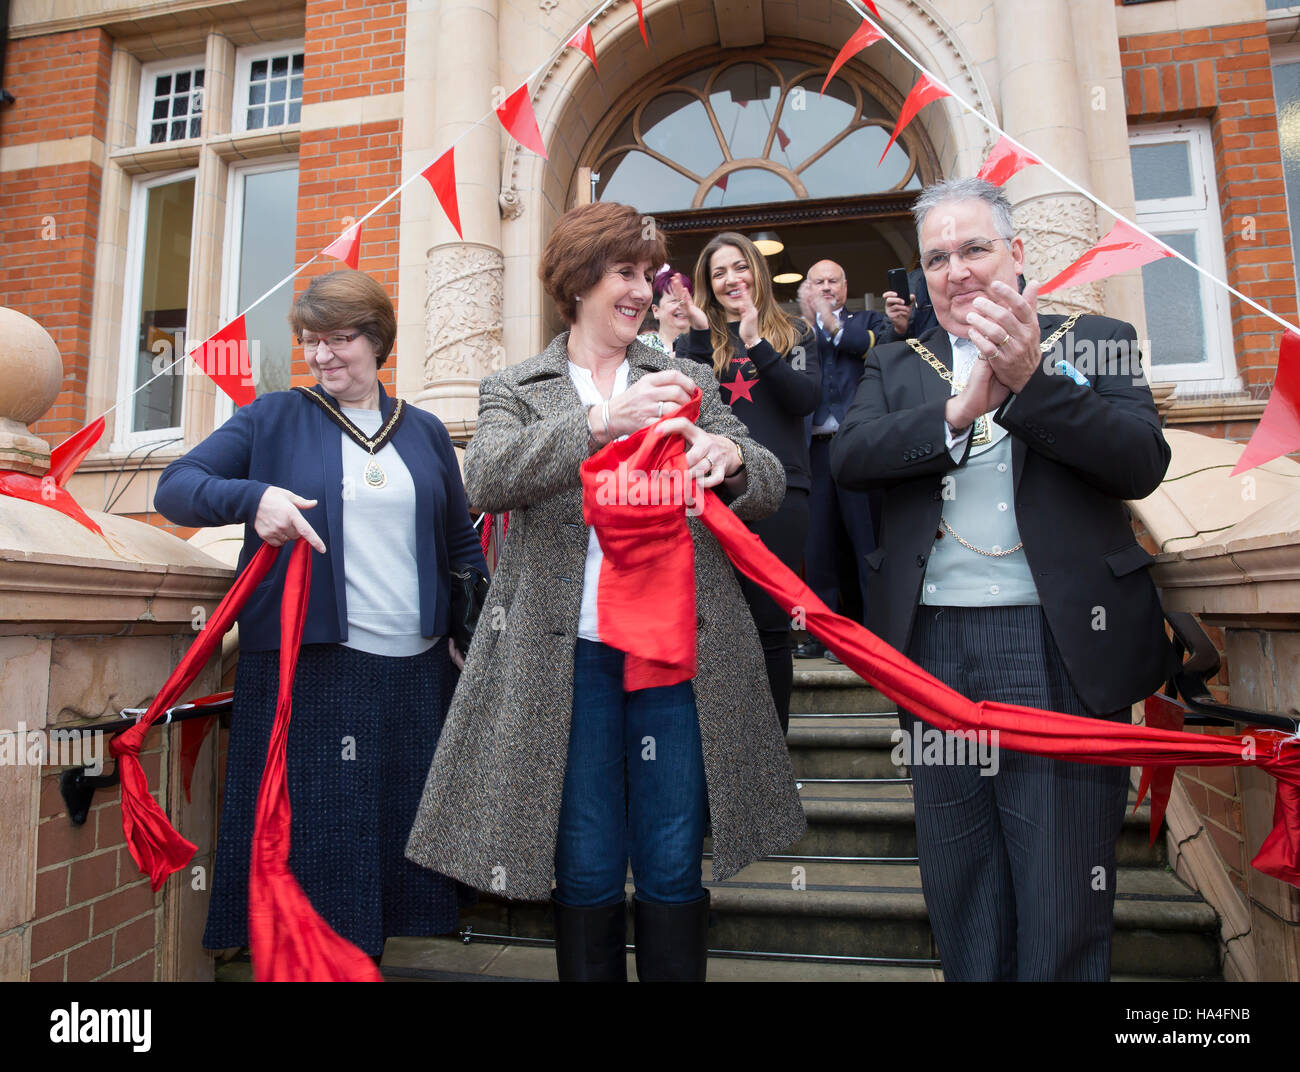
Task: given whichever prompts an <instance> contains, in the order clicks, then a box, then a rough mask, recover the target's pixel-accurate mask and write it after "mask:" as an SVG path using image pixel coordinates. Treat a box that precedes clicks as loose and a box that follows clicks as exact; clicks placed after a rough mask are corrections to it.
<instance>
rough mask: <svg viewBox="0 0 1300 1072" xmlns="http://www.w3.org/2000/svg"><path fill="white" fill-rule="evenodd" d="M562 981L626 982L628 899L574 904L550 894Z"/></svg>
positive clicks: (556, 963)
mask: <svg viewBox="0 0 1300 1072" xmlns="http://www.w3.org/2000/svg"><path fill="white" fill-rule="evenodd" d="M551 907H552V909H554V913H555V966H556V968H557V969H558V971H559V974H560V982H562V983H626V982H627V901H625V900H620V901H616V902H615V903H613V904H608V905H598V906H596V907H595V908H577V907H575V906H573V905H566V904H562V903H561V902H559V901H557V900H555V898H554V897H552V898H551Z"/></svg>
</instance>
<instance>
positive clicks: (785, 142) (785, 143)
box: [776, 127, 790, 152]
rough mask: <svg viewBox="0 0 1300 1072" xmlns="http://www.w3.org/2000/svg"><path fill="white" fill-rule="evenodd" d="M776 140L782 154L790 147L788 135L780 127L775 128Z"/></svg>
mask: <svg viewBox="0 0 1300 1072" xmlns="http://www.w3.org/2000/svg"><path fill="white" fill-rule="evenodd" d="M776 140H777V141H778V142H779V143H780V145H781V151H782V152H785V151H786V149H788V148H789V147H790V135H789V134H787V133H786V132H785V131H784V130H782V129H781V128H780V127H777V128H776Z"/></svg>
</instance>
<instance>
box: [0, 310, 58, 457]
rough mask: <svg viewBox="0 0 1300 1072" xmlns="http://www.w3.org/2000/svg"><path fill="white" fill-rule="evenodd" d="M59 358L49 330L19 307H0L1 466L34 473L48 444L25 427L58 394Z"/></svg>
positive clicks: (48, 453)
mask: <svg viewBox="0 0 1300 1072" xmlns="http://www.w3.org/2000/svg"><path fill="white" fill-rule="evenodd" d="M62 384H63V361H62V359H61V358H60V357H59V348H58V347H57V346H55V345H54V340H53V339H52V338H50V333H49V332H48V331H46V330H45V329H44V328H43V327H41V325H40V324H38V323H37V322H36V321H35V320H33V319H32V318H31V317H30V316H24V315H23V314H22V313H20V312H18V310H17V309H3V308H0V469H15V470H18V471H19V472H23V473H32V474H35V475H37V476H39V475H41V474H43V473H45V472H47V471H48V470H49V467H50V447H49V444H48V443H46V442H45V441H44V440H43V439H40V438H38V437H37V436H34V435H32V434H31V433H30V432H28V431H27V425H29V424H31V423H32V422H33V421H35V420H38V419H39V418H40V417H42V416H44V415H45V413H46V411H47V410H49V408H50V407H51V406H52V405H53V404H54V400H55V399H56V398H58V397H59V388H60V387H61V386H62Z"/></svg>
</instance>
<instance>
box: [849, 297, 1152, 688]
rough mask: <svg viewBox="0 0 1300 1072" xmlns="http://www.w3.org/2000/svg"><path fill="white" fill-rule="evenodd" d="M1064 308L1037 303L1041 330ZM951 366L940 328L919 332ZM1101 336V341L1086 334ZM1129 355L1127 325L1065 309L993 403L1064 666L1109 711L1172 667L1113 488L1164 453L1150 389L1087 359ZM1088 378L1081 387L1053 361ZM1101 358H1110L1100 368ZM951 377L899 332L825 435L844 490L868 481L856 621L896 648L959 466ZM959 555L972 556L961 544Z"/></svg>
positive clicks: (906, 629)
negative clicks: (1025, 368) (948, 477)
mask: <svg viewBox="0 0 1300 1072" xmlns="http://www.w3.org/2000/svg"><path fill="white" fill-rule="evenodd" d="M1063 320H1064V317H1061V316H1041V317H1039V323H1040V326H1041V327H1042V333H1043V338H1044V339H1046V338H1047V337H1048V336H1049V335H1050V334H1051V333H1052V332H1053V331H1054V330H1055V329H1056V328H1057V327H1059V326H1060V325H1061V323H1062V322H1063ZM921 341H922V342H923V343H924V344H925V345H926V346H927V347H928V348H929V349H930V351H931V352H932V353H934V355H935V356H936V357H937V358H938V359H939V360H940V361H942V362H943V363H944V364H945V365H946V366H947V367H948V368H949V369H950V370H951V368H952V352H951V349H950V347H949V343H948V334H947V332H946V331H945V330H944V329H943V328H942V327H938V328H934V329H932V330H931V331H930V332H928V333H927V335H926V336H925V337H924V338H923V339H922V340H921ZM1103 343H1109V347H1107V346H1104V345H1099V344H1103ZM1117 349H1118V352H1120V353H1125V354H1133V355H1136V353H1137V340H1136V334H1135V332H1134V330H1133V327H1132V325H1130V324H1126V323H1124V322H1122V321H1119V320H1112V319H1110V318H1108V317H1100V316H1085V317H1082V318H1080V319H1079V321H1078V322H1077V323H1076V324H1075V326H1074V328H1073V329H1072V330H1071V331H1070V332H1068V333H1067V334H1066V335H1065V336H1064V338H1063V339H1061V340H1060V341H1059V342H1058V343H1057V344H1056V346H1055V347H1054V349H1053V351H1052V353H1050V354H1047V355H1044V359H1043V361H1042V362H1040V364H1039V367H1038V368H1037V369H1036V370H1035V371H1034V374H1033V376H1032V377H1031V378H1030V380H1029V382H1028V383H1027V384H1025V387H1024V389H1023V390H1022V391H1021V392H1020V394H1019V395H1013V396H1011V398H1009V399H1008V400H1007V401H1006V403H1004V404H1003V406H1002V407H1000V408H999V410H998V411H997V413H996V414H995V415H994V418H993V419H994V420H996V421H997V422H998V423H999V424H1000V425H1002V426H1003V427H1005V428H1006V429H1007V430H1008V432H1009V433H1010V434H1011V436H1012V442H1011V455H1012V460H1013V479H1014V487H1015V509H1016V523H1017V525H1018V527H1019V529H1020V536H1021V539H1022V540H1023V541H1024V545H1025V547H1024V553H1025V556H1026V558H1027V559H1028V562H1029V568H1030V570H1031V572H1032V574H1033V579H1034V584H1035V585H1036V586H1037V589H1038V595H1039V600H1040V601H1041V603H1042V606H1043V611H1044V613H1045V615H1046V617H1047V622H1048V625H1049V627H1050V628H1051V630H1052V636H1053V638H1054V640H1055V641H1056V645H1057V647H1058V648H1059V649H1060V651H1061V655H1062V658H1063V659H1064V662H1065V668H1066V671H1067V673H1068V674H1069V676H1070V680H1071V682H1072V683H1073V685H1074V687H1075V689H1076V690H1077V691H1078V693H1079V695H1080V697H1082V699H1083V701H1084V703H1085V704H1086V705H1087V707H1088V709H1089V710H1091V711H1093V712H1095V713H1103V712H1108V711H1115V710H1118V709H1120V708H1123V707H1126V706H1128V705H1129V704H1131V703H1133V702H1135V701H1137V700H1140V699H1143V698H1145V697H1146V696H1149V695H1150V694H1151V693H1153V692H1155V691H1156V690H1157V689H1158V688H1159V687H1160V685H1161V683H1162V682H1164V681H1165V680H1166V679H1167V678H1168V677H1169V675H1170V674H1171V673H1172V671H1173V667H1174V655H1173V650H1172V648H1171V646H1170V644H1169V642H1168V640H1167V639H1166V637H1165V632H1164V616H1163V613H1162V611H1161V607H1160V600H1159V597H1158V595H1157V593H1156V590H1155V586H1154V584H1153V583H1152V581H1151V578H1150V576H1149V575H1148V573H1147V569H1146V567H1147V566H1148V565H1149V564H1150V563H1151V556H1150V555H1149V554H1147V552H1146V551H1145V550H1144V549H1143V548H1142V547H1141V546H1140V545H1139V544H1138V543H1137V541H1136V539H1135V538H1134V536H1133V529H1132V524H1131V521H1130V518H1129V513H1128V509H1127V507H1126V506H1125V503H1124V500H1126V499H1139V498H1143V497H1144V496H1146V495H1149V494H1150V493H1151V492H1152V491H1153V490H1155V488H1156V487H1157V486H1158V485H1159V483H1160V481H1161V480H1162V479H1163V478H1164V474H1165V470H1166V468H1167V467H1168V465H1169V458H1170V451H1169V446H1168V444H1167V443H1166V442H1165V439H1164V436H1163V435H1162V434H1161V431H1160V421H1159V418H1158V417H1157V415H1156V409H1155V404H1154V402H1153V401H1152V399H1151V391H1150V389H1149V388H1148V387H1147V386H1146V384H1145V382H1137V383H1134V382H1133V379H1134V377H1133V372H1132V371H1131V370H1130V369H1129V368H1128V367H1119V368H1115V367H1110V368H1106V367H1103V361H1102V360H1101V356H1102V355H1104V354H1105V353H1107V352H1108V351H1109V352H1111V353H1114V352H1116V350H1117ZM1061 359H1064V360H1066V361H1069V362H1070V363H1071V364H1073V365H1074V366H1075V367H1076V368H1077V369H1079V371H1081V372H1082V373H1083V374H1084V375H1085V376H1087V377H1088V379H1089V380H1090V381H1091V382H1090V383H1089V384H1088V386H1086V387H1085V386H1080V385H1079V384H1077V383H1076V382H1075V381H1074V380H1073V379H1072V378H1070V377H1069V376H1067V375H1064V374H1062V373H1060V372H1055V371H1052V372H1049V371H1046V370H1047V369H1051V368H1052V366H1053V365H1054V364H1055V362H1056V361H1058V360H1061ZM1113 364H1114V361H1113V360H1112V366H1113ZM949 395H950V388H949V385H948V383H947V382H945V381H944V379H943V378H942V377H941V376H940V375H939V374H938V373H937V372H935V371H934V370H933V369H932V368H931V367H930V366H929V365H928V364H927V363H926V362H925V361H924V360H923V359H922V358H921V356H920V355H919V354H917V353H916V352H915V351H914V350H912V348H911V347H910V346H908V345H907V344H906V343H903V342H898V343H890V344H887V345H885V346H879V347H877V348H876V349H874V350H872V351H871V352H870V353H869V354H868V355H867V359H866V364H865V370H864V373H863V377H862V382H861V384H860V385H859V387H858V392H857V396H856V399H855V401H854V404H853V407H852V408H851V409H850V411H849V414H848V417H847V419H846V420H845V422H844V424H843V425H842V427H841V428H840V431H839V433H838V434H837V435H836V437H835V439H834V440H833V441H832V442H831V472H832V473H833V474H834V477H835V480H836V481H837V482H838V483H840V484H841V485H843V486H844V487H847V488H872V487H883V488H884V489H885V494H884V508H883V516H882V519H881V530H880V546H879V547H878V548H877V550H876V551H875V552H874V553H873V554H871V555H869V556H868V557H867V561H868V565H870V566H871V576H870V578H869V581H868V594H869V601H868V608H869V609H868V621H867V626H868V628H870V629H871V630H872V631H873V632H875V633H876V634H877V635H879V636H880V637H882V638H883V639H885V640H886V641H888V642H889V643H890V644H891V645H893V646H894V647H895V648H898V649H899V650H900V651H906V650H907V643H908V640H909V638H910V636H911V631H912V623H913V621H914V619H915V616H916V607H917V604H918V602H919V599H920V594H921V582H922V579H923V577H924V576H925V567H926V564H927V561H928V557H929V554H930V551H931V548H932V547H933V544H934V539H935V533H936V532H937V530H938V527H939V516H940V513H941V510H942V506H943V502H942V496H941V491H942V481H943V476H944V474H945V473H947V472H949V471H950V470H952V469H953V468H955V467H956V466H957V465H964V464H965V462H966V455H968V454H969V440H967V447H966V449H965V451H964V453H963V457H962V458H961V460H960V462H958V463H954V462H953V460H952V458H951V456H950V455H949V453H948V450H947V448H946V446H945V437H944V431H945V424H944V417H943V412H944V406H945V404H946V403H947V401H948V398H949ZM972 567H973V568H975V569H978V568H979V563H978V562H977V561H974V555H973V554H972Z"/></svg>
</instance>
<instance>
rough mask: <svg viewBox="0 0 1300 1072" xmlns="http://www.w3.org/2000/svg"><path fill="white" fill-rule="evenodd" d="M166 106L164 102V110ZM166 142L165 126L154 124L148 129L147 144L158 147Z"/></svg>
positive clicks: (164, 124)
mask: <svg viewBox="0 0 1300 1072" xmlns="http://www.w3.org/2000/svg"><path fill="white" fill-rule="evenodd" d="M166 106H167V105H166V102H165V101H164V102H163V107H164V108H165V107H166ZM166 140H167V124H166V123H155V124H154V125H153V126H152V127H151V128H150V129H149V144H150V145H160V144H161V143H162V142H165V141H166Z"/></svg>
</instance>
